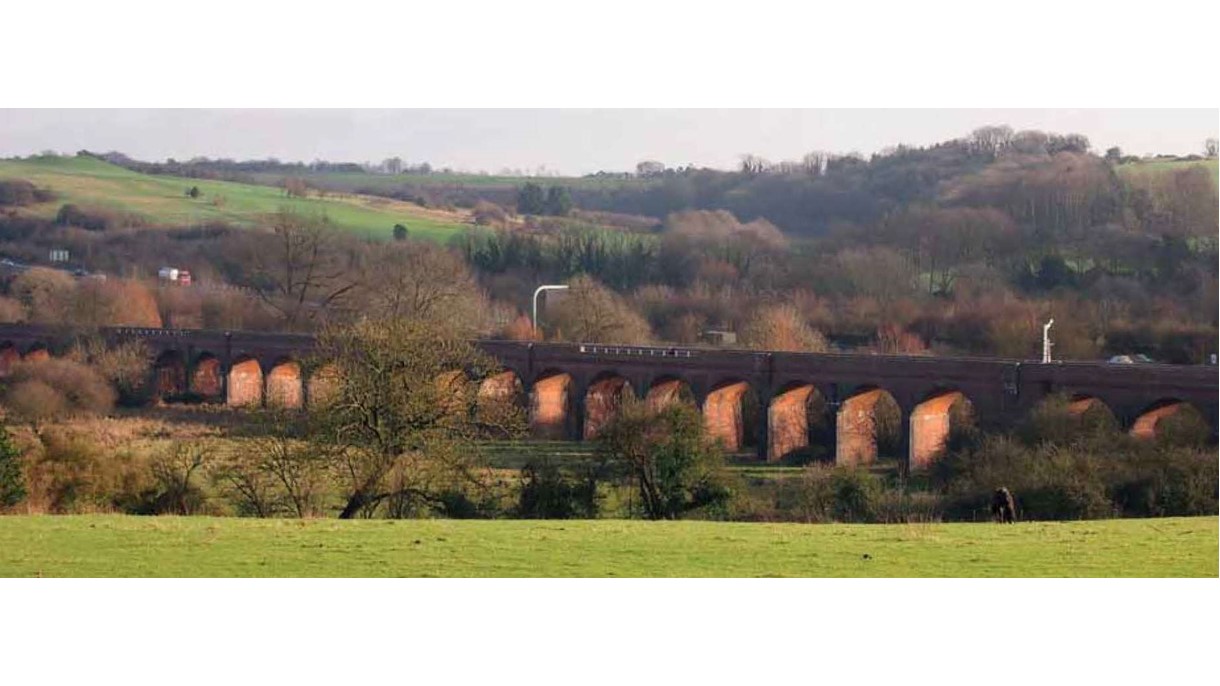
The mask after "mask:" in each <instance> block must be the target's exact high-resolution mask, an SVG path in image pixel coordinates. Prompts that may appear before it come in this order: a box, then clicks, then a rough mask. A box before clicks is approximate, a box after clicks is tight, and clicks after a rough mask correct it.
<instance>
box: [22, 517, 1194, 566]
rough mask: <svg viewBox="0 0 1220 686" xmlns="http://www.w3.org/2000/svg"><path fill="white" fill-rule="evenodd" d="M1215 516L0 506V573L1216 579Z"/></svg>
mask: <svg viewBox="0 0 1220 686" xmlns="http://www.w3.org/2000/svg"><path fill="white" fill-rule="evenodd" d="M1217 531H1218V530H1217V520H1216V518H1215V517H1205V518H1180V519H1147V520H1108V521H1089V522H1055V523H1052V522H1037V523H1032V522H1031V523H1022V524H1016V525H1011V526H1004V525H996V524H918V525H880V524H877V525H800V524H736V523H718V522H641V521H621V520H595V521H455V520H368V521H338V520H287V519H271V520H255V519H224V518H206V517H193V518H191V517H187V518H178V517H149V518H139V517H124V516H117V515H85V516H62V517H51V516H8V517H0V575H2V576H78V577H82V576H83V577H94V576H190V577H194V576H326V577H333V576H408V577H420V576H494V577H521V576H544V577H548V576H576V577H606V576H610V577H615V576H617V577H665V576H706V577H755V576H806V577H860V576H863V577H904V576H917V577H958V576H966V577H995V576H999V577H1003V576H1016V577H1027V576H1055V577H1059V576H1063V577H1079V576H1085V577H1108V576H1133V577H1161V576H1195V577H1214V576H1217V573H1218V572H1217V556H1218V543H1217V540H1218V539H1217Z"/></svg>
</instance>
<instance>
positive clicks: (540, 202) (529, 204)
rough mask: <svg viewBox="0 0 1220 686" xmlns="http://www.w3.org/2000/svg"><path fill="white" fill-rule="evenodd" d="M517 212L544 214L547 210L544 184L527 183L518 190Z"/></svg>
mask: <svg viewBox="0 0 1220 686" xmlns="http://www.w3.org/2000/svg"><path fill="white" fill-rule="evenodd" d="M517 212H519V213H521V214H543V213H544V212H546V196H545V195H544V194H543V192H542V186H539V185H538V184H536V183H527V184H525V185H524V186H522V187H521V190H520V191H518V192H517Z"/></svg>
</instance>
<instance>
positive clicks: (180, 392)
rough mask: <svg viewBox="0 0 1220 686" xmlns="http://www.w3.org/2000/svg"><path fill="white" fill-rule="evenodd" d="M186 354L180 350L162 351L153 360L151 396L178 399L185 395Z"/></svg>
mask: <svg viewBox="0 0 1220 686" xmlns="http://www.w3.org/2000/svg"><path fill="white" fill-rule="evenodd" d="M186 378H187V377H186V355H184V354H182V351H181V350H177V349H170V350H166V351H164V352H162V353H161V354H160V355H158V356H157V359H156V360H155V361H154V362H153V396H154V397H156V398H160V399H162V400H171V399H172V400H179V399H181V398H182V396H184V395H186V390H187V385H186Z"/></svg>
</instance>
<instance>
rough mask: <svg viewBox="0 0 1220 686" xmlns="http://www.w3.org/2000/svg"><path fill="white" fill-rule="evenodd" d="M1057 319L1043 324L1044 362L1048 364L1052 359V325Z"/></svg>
mask: <svg viewBox="0 0 1220 686" xmlns="http://www.w3.org/2000/svg"><path fill="white" fill-rule="evenodd" d="M1054 323H1055V319H1054V318H1053V317H1052V318H1051V320H1050V321H1049V322H1047V323H1045V324H1043V325H1042V364H1047V363H1049V362H1050V361H1051V345H1052V343H1051V326H1052V325H1054Z"/></svg>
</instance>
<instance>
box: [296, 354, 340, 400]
mask: <svg viewBox="0 0 1220 686" xmlns="http://www.w3.org/2000/svg"><path fill="white" fill-rule="evenodd" d="M341 380H342V379H341V378H340V372H339V368H338V367H337V366H336V365H335V364H333V363H326V364H324V365H322V366H320V367H318V368H317V369H314V370H313V371H312V372H311V373H310V374H309V375H308V377H307V378H306V379H305V398H306V402H307V403H308V404H309V406H310V407H325V406H326V405H327V404H328V403H330V402H331V401H332V400H334V399H335V398H336V397H338V394H339V383H340V381H341Z"/></svg>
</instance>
